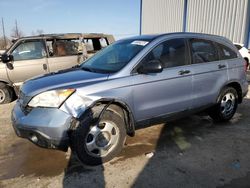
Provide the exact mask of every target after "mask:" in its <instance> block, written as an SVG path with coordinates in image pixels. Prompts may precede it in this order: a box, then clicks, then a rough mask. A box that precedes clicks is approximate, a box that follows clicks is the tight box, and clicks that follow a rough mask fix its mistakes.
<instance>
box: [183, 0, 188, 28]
mask: <svg viewBox="0 0 250 188" xmlns="http://www.w3.org/2000/svg"><path fill="white" fill-rule="evenodd" d="M187 4H188V0H184V12H183V25H182V31H183V32H186V29H187Z"/></svg>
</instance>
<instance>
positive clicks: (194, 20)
mask: <svg viewBox="0 0 250 188" xmlns="http://www.w3.org/2000/svg"><path fill="white" fill-rule="evenodd" d="M180 31H187V32H200V33H209V34H216V35H221V36H225V37H227V38H229V39H230V40H232V41H233V42H237V43H242V44H244V45H245V46H247V47H248V48H250V0H141V22H140V33H141V34H152V33H167V32H180Z"/></svg>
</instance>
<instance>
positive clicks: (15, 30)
mask: <svg viewBox="0 0 250 188" xmlns="http://www.w3.org/2000/svg"><path fill="white" fill-rule="evenodd" d="M23 36H24V34H23V32H22V31H21V29H20V28H19V27H18V25H17V21H15V27H14V28H13V29H12V33H11V37H12V38H14V39H17V38H20V37H23Z"/></svg>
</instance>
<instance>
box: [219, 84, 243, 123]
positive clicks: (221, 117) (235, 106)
mask: <svg viewBox="0 0 250 188" xmlns="http://www.w3.org/2000/svg"><path fill="white" fill-rule="evenodd" d="M227 93H232V94H233V95H234V97H235V104H234V108H233V110H232V112H231V113H230V114H229V115H227V116H225V115H224V114H223V113H222V112H221V109H220V108H221V106H220V105H221V101H222V99H223V98H224V96H225V95H226V94H227ZM237 107H238V93H237V91H236V90H235V89H234V88H232V87H226V88H225V89H223V90H222V92H221V94H220V96H219V100H218V106H217V113H218V115H219V117H220V119H221V120H222V121H228V120H230V119H231V118H232V117H233V116H234V114H235V112H236V110H237Z"/></svg>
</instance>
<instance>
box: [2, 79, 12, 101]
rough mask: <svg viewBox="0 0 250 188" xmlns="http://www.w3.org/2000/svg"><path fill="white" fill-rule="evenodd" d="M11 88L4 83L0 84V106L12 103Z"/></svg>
mask: <svg viewBox="0 0 250 188" xmlns="http://www.w3.org/2000/svg"><path fill="white" fill-rule="evenodd" d="M12 96H13V91H12V88H11V87H9V86H8V85H6V84H4V83H0V104H6V103H10V102H11V101H12Z"/></svg>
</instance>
